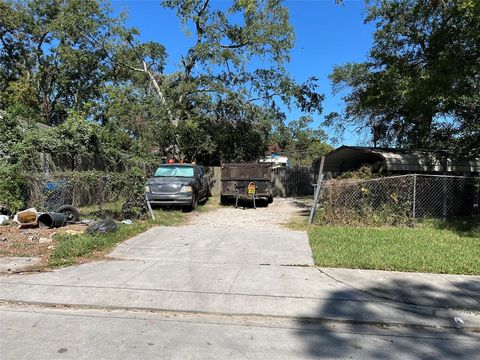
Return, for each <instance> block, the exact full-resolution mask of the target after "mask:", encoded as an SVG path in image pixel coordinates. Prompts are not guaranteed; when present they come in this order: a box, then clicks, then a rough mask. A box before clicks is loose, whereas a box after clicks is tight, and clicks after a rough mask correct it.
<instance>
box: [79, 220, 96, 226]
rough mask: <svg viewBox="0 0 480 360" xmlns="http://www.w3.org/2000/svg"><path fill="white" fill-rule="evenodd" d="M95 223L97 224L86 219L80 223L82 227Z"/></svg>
mask: <svg viewBox="0 0 480 360" xmlns="http://www.w3.org/2000/svg"><path fill="white" fill-rule="evenodd" d="M94 222H95V220H92V219H85V220H81V221H80V222H79V223H80V224H82V225H92V224H93V223H94Z"/></svg>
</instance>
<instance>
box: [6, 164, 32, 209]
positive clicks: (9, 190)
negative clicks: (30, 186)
mask: <svg viewBox="0 0 480 360" xmlns="http://www.w3.org/2000/svg"><path fill="white" fill-rule="evenodd" d="M25 188H26V183H25V178H24V177H23V176H22V174H21V171H20V169H19V167H18V166H17V165H6V164H0V206H3V207H6V208H7V209H8V210H9V211H10V212H11V213H15V212H17V211H18V210H21V209H22V208H23V207H24V204H25V201H24V200H25V199H24V194H25Z"/></svg>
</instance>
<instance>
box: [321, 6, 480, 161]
mask: <svg viewBox="0 0 480 360" xmlns="http://www.w3.org/2000/svg"><path fill="white" fill-rule="evenodd" d="M368 5H369V6H368V7H367V17H366V21H369V22H374V23H375V24H376V31H375V33H374V44H373V47H372V49H371V50H370V56H369V59H368V61H366V62H364V63H361V64H347V65H344V66H339V67H336V68H335V69H334V72H333V73H332V75H331V80H332V82H333V85H334V91H338V90H346V91H345V92H343V94H344V101H345V103H346V107H345V111H344V112H343V113H342V114H341V116H338V117H336V120H335V123H336V124H339V125H346V124H351V123H353V124H355V125H356V126H358V127H359V128H363V129H369V130H370V131H371V132H372V137H373V142H374V144H378V145H387V146H388V145H399V146H405V147H416V148H430V147H432V148H449V147H450V148H451V145H452V144H454V146H453V148H456V149H457V150H460V151H461V152H463V153H465V154H470V155H475V154H477V155H478V154H479V153H480V147H479V145H478V144H479V140H480V135H479V133H478V131H473V132H472V130H473V129H475V128H476V125H475V124H478V123H479V122H480V118H479V116H478V114H479V110H480V108H479V107H478V106H479V102H478V98H479V94H480V90H479V89H480V87H479V80H478V78H479V76H480V64H479V62H478V58H479V55H480V54H479V50H478V49H480V16H479V15H480V3H478V2H470V1H466V2H465V1H454V0H451V1H436V2H431V1H420V0H411V1H405V0H395V1H368ZM467 109H468V110H467ZM332 118H335V117H334V116H331V117H330V119H332ZM467 129H468V130H467ZM447 134H448V136H447ZM441 139H444V140H441ZM447 139H448V140H447Z"/></svg>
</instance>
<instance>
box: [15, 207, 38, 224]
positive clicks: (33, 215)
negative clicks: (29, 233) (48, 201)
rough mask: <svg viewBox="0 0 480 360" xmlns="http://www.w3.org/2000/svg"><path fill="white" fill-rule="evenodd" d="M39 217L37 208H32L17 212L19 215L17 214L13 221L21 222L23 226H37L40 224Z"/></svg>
mask: <svg viewBox="0 0 480 360" xmlns="http://www.w3.org/2000/svg"><path fill="white" fill-rule="evenodd" d="M37 217H38V212H37V209H35V208H30V209H27V210H23V211H20V212H19V213H17V215H15V217H14V218H13V221H15V222H16V223H18V224H20V227H21V228H27V227H37V226H38V222H37Z"/></svg>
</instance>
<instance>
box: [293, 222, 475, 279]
mask: <svg viewBox="0 0 480 360" xmlns="http://www.w3.org/2000/svg"><path fill="white" fill-rule="evenodd" d="M478 224H479V223H478V222H476V220H475V219H473V220H472V221H457V222H451V223H441V222H437V221H427V222H424V223H422V224H419V225H418V226H417V227H416V228H408V227H383V228H375V227H346V226H321V225H313V226H308V227H307V226H306V225H305V224H303V229H306V230H307V231H308V235H309V238H310V245H311V247H312V251H313V256H314V260H315V264H316V265H318V266H325V267H344V268H358V269H378V270H394V271H414V272H431V273H443V274H475V275H479V274H480V229H479V225H478ZM292 228H295V229H300V228H302V226H301V225H300V224H299V223H295V224H292Z"/></svg>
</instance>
